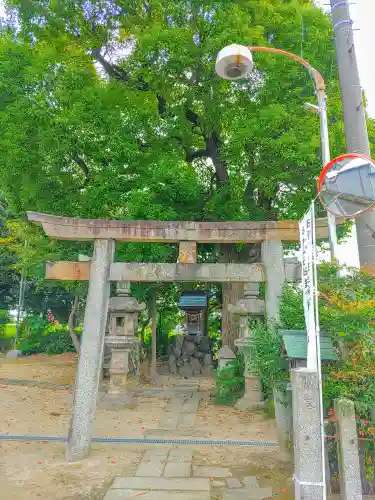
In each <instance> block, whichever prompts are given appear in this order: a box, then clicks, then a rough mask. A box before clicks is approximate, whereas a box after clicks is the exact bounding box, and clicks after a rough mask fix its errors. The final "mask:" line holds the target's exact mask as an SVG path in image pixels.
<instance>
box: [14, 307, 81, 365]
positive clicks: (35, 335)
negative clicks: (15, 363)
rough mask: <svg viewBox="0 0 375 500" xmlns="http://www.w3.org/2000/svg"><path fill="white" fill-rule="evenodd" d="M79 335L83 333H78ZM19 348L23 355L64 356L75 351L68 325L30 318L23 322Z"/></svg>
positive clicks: (36, 317)
mask: <svg viewBox="0 0 375 500" xmlns="http://www.w3.org/2000/svg"><path fill="white" fill-rule="evenodd" d="M77 333H78V334H80V333H81V332H80V331H78V332H77ZM18 348H19V349H20V350H21V351H22V353H23V354H25V355H26V356H27V355H30V354H38V353H44V354H62V353H64V352H72V351H75V348H74V345H73V343H72V340H71V338H70V335H69V330H68V327H67V326H66V325H62V324H60V323H58V322H57V321H56V322H52V323H51V322H49V321H47V320H44V319H43V318H41V317H39V316H28V317H27V319H26V320H25V321H24V322H23V325H22V329H21V336H20V341H19V343H18Z"/></svg>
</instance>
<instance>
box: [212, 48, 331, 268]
mask: <svg viewBox="0 0 375 500" xmlns="http://www.w3.org/2000/svg"><path fill="white" fill-rule="evenodd" d="M252 52H272V53H274V54H281V55H284V56H286V57H289V59H292V60H293V61H296V62H298V63H300V64H302V66H304V67H305V68H306V69H307V70H308V72H309V73H310V76H311V78H312V80H313V82H314V86H315V92H316V96H317V101H318V105H317V106H315V105H313V104H309V103H306V104H305V108H306V109H308V110H309V111H312V112H314V113H318V114H319V117H320V146H321V152H322V162H323V166H324V165H327V164H328V163H329V161H330V159H331V154H330V149H329V135H328V120H327V103H326V101H327V96H326V93H325V83H324V78H323V77H322V75H321V74H320V73H319V71H317V70H316V69H315V68H313V67H312V66H311V65H310V64H309V63H308V61H306V60H305V59H302V57H299V56H297V55H295V54H292V53H291V52H287V51H286V50H281V49H274V48H273V47H245V46H244V45H237V44H232V45H228V46H227V47H224V49H222V50H221V51H220V52H219V54H218V56H217V59H216V73H217V74H218V75H219V76H221V77H222V78H224V79H225V80H240V79H243V78H245V77H246V76H247V75H248V74H249V73H251V72H252V70H253V56H252ZM327 217H328V231H329V243H330V250H331V258H332V260H334V259H335V258H336V256H337V235H336V223H335V216H334V215H333V214H331V213H329V212H328V213H327Z"/></svg>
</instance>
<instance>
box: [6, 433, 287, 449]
mask: <svg viewBox="0 0 375 500" xmlns="http://www.w3.org/2000/svg"><path fill="white" fill-rule="evenodd" d="M0 441H44V442H60V443H65V442H67V441H68V438H67V437H65V436H28V435H20V436H17V435H10V434H0ZM92 442H93V443H121V444H168V445H175V444H179V445H201V446H247V447H255V448H261V447H268V448H275V447H277V446H278V443H277V442H275V441H240V440H232V439H227V440H226V439H164V438H116V437H113V438H109V437H96V438H93V439H92Z"/></svg>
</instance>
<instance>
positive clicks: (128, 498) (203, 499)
mask: <svg viewBox="0 0 375 500" xmlns="http://www.w3.org/2000/svg"><path fill="white" fill-rule="evenodd" d="M139 498H142V499H143V500H197V498H199V500H210V492H209V491H200V492H199V497H197V492H196V491H193V492H192V491H163V490H160V491H145V490H109V491H108V493H107V494H106V496H105V497H104V499H103V500H139Z"/></svg>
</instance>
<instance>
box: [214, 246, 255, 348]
mask: <svg viewBox="0 0 375 500" xmlns="http://www.w3.org/2000/svg"><path fill="white" fill-rule="evenodd" d="M221 250H222V251H221V253H222V256H221V259H220V260H221V262H223V263H229V262H241V263H249V264H252V263H254V262H260V259H261V257H260V252H261V250H260V245H258V244H254V245H251V244H250V245H244V246H243V248H242V249H241V250H240V251H236V246H235V245H233V244H231V245H225V244H224V245H221ZM243 292H244V284H243V283H223V284H222V297H223V299H222V316H221V337H222V343H223V345H227V346H229V347H230V348H231V349H232V350H235V349H236V347H235V345H234V341H235V340H236V339H237V338H238V333H239V332H238V326H239V322H238V318H236V316H233V315H232V314H231V313H230V312H229V311H228V306H229V304H233V305H236V302H237V301H238V300H239V299H242V298H243Z"/></svg>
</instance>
